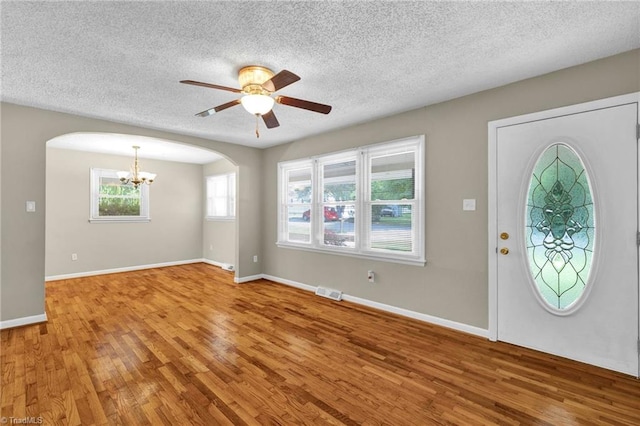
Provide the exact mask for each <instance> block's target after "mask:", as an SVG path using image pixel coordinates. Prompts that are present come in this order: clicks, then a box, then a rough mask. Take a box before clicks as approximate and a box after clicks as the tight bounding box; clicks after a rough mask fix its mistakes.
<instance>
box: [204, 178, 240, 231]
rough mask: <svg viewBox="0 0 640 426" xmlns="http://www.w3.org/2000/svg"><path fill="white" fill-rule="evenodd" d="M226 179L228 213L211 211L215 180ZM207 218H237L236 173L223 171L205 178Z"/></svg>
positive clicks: (225, 196)
mask: <svg viewBox="0 0 640 426" xmlns="http://www.w3.org/2000/svg"><path fill="white" fill-rule="evenodd" d="M216 180H220V181H224V182H223V183H224V184H225V185H226V194H225V195H224V198H226V213H227V214H226V215H216V214H214V212H212V211H211V209H210V206H211V202H212V198H214V196H213V195H212V194H211V187H210V185H212V184H213V183H214V181H216ZM205 195H206V197H205V219H206V220H235V218H236V173H235V172H231V173H223V174H216V175H209V176H207V177H206V178H205Z"/></svg>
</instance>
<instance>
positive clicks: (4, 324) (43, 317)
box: [0, 313, 47, 330]
mask: <svg viewBox="0 0 640 426" xmlns="http://www.w3.org/2000/svg"><path fill="white" fill-rule="evenodd" d="M41 322H47V314H46V313H44V314H40V315H32V316H30V317H22V318H15V319H10V320H5V321H0V330H4V329H7V328H14V327H22V326H23V325H30V324H38V323H41Z"/></svg>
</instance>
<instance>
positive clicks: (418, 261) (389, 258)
mask: <svg viewBox="0 0 640 426" xmlns="http://www.w3.org/2000/svg"><path fill="white" fill-rule="evenodd" d="M276 246H278V247H280V248H286V249H294V250H302V251H310V252H314V253H324V254H333V255H337V256H349V257H355V258H358V259H367V260H376V261H380V262H391V263H400V264H403V265H413V266H425V265H426V264H427V261H426V259H424V258H418V257H411V258H410V257H407V256H394V255H393V254H392V253H380V254H378V253H372V252H367V253H362V252H355V251H349V250H348V249H346V250H341V249H334V248H326V249H325V248H320V247H312V246H310V245H306V244H304V245H303V244H295V243H289V242H282V241H278V242H276Z"/></svg>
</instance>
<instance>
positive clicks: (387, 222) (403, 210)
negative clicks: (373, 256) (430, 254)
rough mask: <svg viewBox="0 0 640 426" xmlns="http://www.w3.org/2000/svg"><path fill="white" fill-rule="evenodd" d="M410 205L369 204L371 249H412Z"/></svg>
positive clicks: (408, 250)
mask: <svg viewBox="0 0 640 426" xmlns="http://www.w3.org/2000/svg"><path fill="white" fill-rule="evenodd" d="M411 207H412V206H411V205H410V204H389V205H372V206H371V219H372V220H371V229H370V241H371V248H372V249H381V250H393V251H404V252H411V251H413V229H412V214H411V213H412V208H411Z"/></svg>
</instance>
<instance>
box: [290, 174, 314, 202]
mask: <svg viewBox="0 0 640 426" xmlns="http://www.w3.org/2000/svg"><path fill="white" fill-rule="evenodd" d="M287 202H288V203H311V168H306V169H297V170H290V171H289V172H288V173H287Z"/></svg>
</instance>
